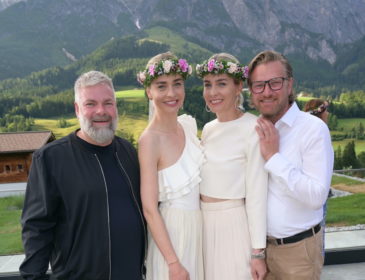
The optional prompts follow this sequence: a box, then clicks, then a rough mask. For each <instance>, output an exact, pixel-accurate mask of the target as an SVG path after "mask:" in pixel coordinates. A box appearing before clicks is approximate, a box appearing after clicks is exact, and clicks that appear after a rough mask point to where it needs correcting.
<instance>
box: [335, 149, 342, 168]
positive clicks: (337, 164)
mask: <svg viewBox="0 0 365 280" xmlns="http://www.w3.org/2000/svg"><path fill="white" fill-rule="evenodd" d="M342 168H343V164H342V148H341V145H339V146H338V147H337V149H336V151H335V162H334V166H333V169H334V170H341V169H342Z"/></svg>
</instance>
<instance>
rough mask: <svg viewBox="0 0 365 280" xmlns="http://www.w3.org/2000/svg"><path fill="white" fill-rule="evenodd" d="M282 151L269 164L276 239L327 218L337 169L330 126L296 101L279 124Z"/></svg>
mask: <svg viewBox="0 0 365 280" xmlns="http://www.w3.org/2000/svg"><path fill="white" fill-rule="evenodd" d="M275 127H276V129H277V130H278V132H279V135H280V148H279V152H278V153H276V154H275V155H273V156H272V157H271V158H270V159H269V160H268V161H267V162H266V164H265V169H266V170H267V171H268V172H269V188H268V216H267V218H268V235H269V236H273V237H276V238H284V237H288V236H292V235H294V234H297V233H299V232H302V231H305V230H307V229H309V228H311V227H313V226H315V225H316V224H318V223H319V222H320V221H321V220H322V219H323V204H324V203H325V201H326V199H327V196H328V192H329V187H330V184H331V177H332V171H333V160H334V154H333V148H332V144H331V136H330V133H329V130H328V127H327V125H326V124H325V123H324V122H323V121H322V120H321V119H319V118H317V117H315V116H312V115H310V114H309V113H305V112H301V111H300V110H299V108H298V106H297V104H296V103H293V104H292V106H291V107H290V108H289V110H288V111H287V112H286V113H285V115H284V116H283V117H282V118H281V119H280V120H279V121H277V122H276V123H275Z"/></svg>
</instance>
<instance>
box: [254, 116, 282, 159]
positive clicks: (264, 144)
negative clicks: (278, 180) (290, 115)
mask: <svg viewBox="0 0 365 280" xmlns="http://www.w3.org/2000/svg"><path fill="white" fill-rule="evenodd" d="M256 131H257V134H258V135H259V138H260V150H261V155H262V157H263V158H264V159H265V160H266V161H268V160H269V159H270V158H271V157H272V156H273V155H274V154H276V153H277V152H279V133H278V131H277V130H276V128H275V126H274V125H273V123H272V122H271V121H269V120H267V119H264V118H262V117H261V118H259V119H258V120H257V125H256Z"/></svg>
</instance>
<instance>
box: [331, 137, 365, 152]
mask: <svg viewBox="0 0 365 280" xmlns="http://www.w3.org/2000/svg"><path fill="white" fill-rule="evenodd" d="M351 141H355V152H356V154H357V155H358V154H359V153H361V152H365V140H354V139H344V140H341V141H332V146H333V149H334V150H335V151H336V149H337V148H338V146H341V150H342V151H343V150H344V149H345V146H346V144H347V143H349V142H351Z"/></svg>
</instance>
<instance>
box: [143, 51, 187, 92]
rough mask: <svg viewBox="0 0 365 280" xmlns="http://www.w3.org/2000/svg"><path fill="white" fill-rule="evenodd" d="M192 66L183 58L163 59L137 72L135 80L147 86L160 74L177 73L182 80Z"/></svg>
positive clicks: (185, 77)
mask: <svg viewBox="0 0 365 280" xmlns="http://www.w3.org/2000/svg"><path fill="white" fill-rule="evenodd" d="M192 71H193V70H192V68H191V66H190V65H189V64H188V62H187V61H186V60H185V59H182V58H180V59H175V58H170V59H165V60H161V61H159V62H158V63H155V64H152V65H150V66H149V67H148V68H147V69H145V70H144V71H141V72H139V73H138V74H137V81H138V82H139V83H140V84H141V85H143V86H144V87H149V86H150V85H151V83H152V81H153V80H154V79H156V78H158V77H159V76H161V75H168V74H179V75H181V76H182V78H183V79H184V80H186V79H187V77H188V76H189V75H191V73H192Z"/></svg>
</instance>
